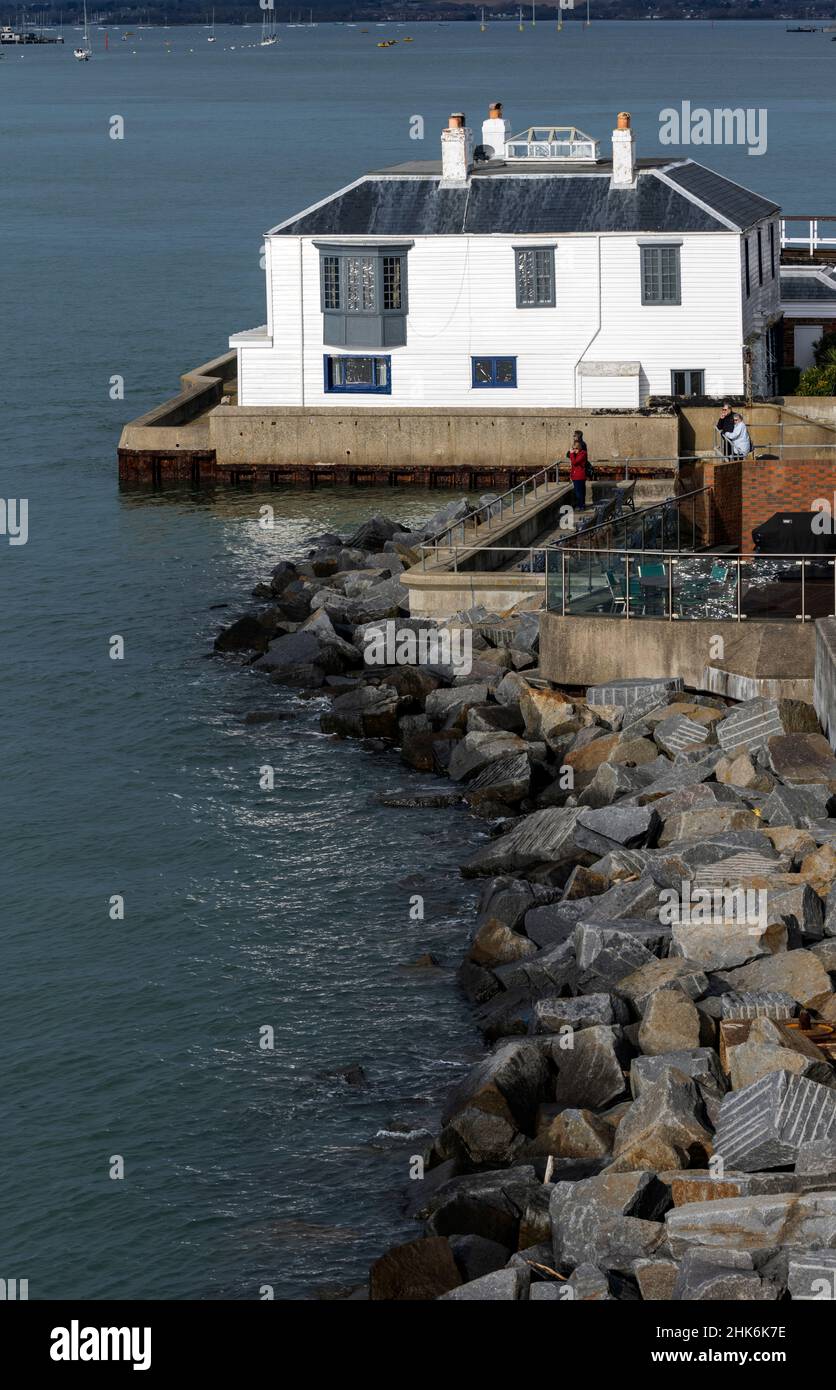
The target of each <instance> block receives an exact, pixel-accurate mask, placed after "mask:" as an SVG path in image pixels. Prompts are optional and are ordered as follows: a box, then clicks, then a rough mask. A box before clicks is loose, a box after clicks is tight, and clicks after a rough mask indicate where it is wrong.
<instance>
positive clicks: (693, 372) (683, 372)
mask: <svg viewBox="0 0 836 1390" xmlns="http://www.w3.org/2000/svg"><path fill="white" fill-rule="evenodd" d="M677 376H684V377H687V378H688V385H689V386H690V385H692V383H693V379H694V377H695V376H699V377H702V390H701V391H693V390H692V391H682V392H679V391H675V390H674V385H675V382H674V377H677ZM671 395H672V396H673V398H674V400H682V401H687V400H689V399H690V398H691V397H692V396H704V395H705V368H704V367H671Z"/></svg>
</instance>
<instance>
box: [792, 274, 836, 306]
mask: <svg viewBox="0 0 836 1390" xmlns="http://www.w3.org/2000/svg"><path fill="white" fill-rule="evenodd" d="M781 299H782V300H783V301H784V302H790V301H791V302H792V303H794V304H795V303H798V302H799V300H810V301H814V300H817V301H818V302H819V303H822V302H824V303H828V304H833V303H836V280H828V279H826V278H824V277H820V276H818V275H782V276H781Z"/></svg>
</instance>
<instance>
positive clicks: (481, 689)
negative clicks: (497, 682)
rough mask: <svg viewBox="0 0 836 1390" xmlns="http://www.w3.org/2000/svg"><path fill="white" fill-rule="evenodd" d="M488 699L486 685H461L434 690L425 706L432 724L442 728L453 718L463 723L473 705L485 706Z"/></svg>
mask: <svg viewBox="0 0 836 1390" xmlns="http://www.w3.org/2000/svg"><path fill="white" fill-rule="evenodd" d="M487 698H488V687H487V686H486V685H459V686H453V687H451V688H450V689H447V690H443V689H442V690H434V691H433V692H432V694H430V695H428V696H427V702H426V705H425V706H424V709H425V713H426V715H427V718H428V719H429V720H430V723H432V724H435V725H436V726H440V725H441V724H444V723H445V722H446V721H447V720H449V719H450V717H451V716H453V717H455V718H460V719H461V720H462V721H464V719H465V718H466V717H467V712H468V710H469V709H470V708H471V706H472V705H481V704H484V703H485V701H486V700H487Z"/></svg>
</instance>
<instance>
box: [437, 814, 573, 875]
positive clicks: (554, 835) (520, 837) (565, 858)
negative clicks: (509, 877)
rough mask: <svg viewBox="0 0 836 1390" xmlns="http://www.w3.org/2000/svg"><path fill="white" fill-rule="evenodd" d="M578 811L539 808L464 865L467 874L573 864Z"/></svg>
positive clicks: (514, 871) (463, 870) (519, 870)
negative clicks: (542, 809) (544, 865)
mask: <svg viewBox="0 0 836 1390" xmlns="http://www.w3.org/2000/svg"><path fill="white" fill-rule="evenodd" d="M578 814H579V812H578V811H577V809H576V808H574V807H549V808H547V809H546V810H544V811H535V812H534V814H533V815H531V816H526V818H525V820H523V821H522V822H521V823H520V824H518V825H516V826H515V827H514V829H513V830H511V831H510V832H509V833H508V834H507V835H502V836H501V837H500V838H499V839H496V840H492V841H491V842H490V844H488V845H486V846H485V847H484V848H483V849H480V850H478V851H477V853H476V854H475V855H474V856H473V857H472V858H471V859H469V860H468V861H467V863H466V864H464V865H463V866H462V873H463V875H464V876H465V878H475V877H477V876H478V875H480V874H502V873H509V872H512V873H519V872H523V871H525V870H526V869H534V868H536V867H537V866H538V865H541V864H548V865H551V866H556V865H559V864H561V863H566V862H569V863H573V862H574V861H575V858H576V856H577V850H576V848H575V845H574V828H575V821H576V820H577V818H578Z"/></svg>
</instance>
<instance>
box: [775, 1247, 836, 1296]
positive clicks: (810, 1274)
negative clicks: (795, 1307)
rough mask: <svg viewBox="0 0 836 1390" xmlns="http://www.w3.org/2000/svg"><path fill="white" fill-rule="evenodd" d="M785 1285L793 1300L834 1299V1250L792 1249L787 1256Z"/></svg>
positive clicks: (835, 1252)
mask: <svg viewBox="0 0 836 1390" xmlns="http://www.w3.org/2000/svg"><path fill="white" fill-rule="evenodd" d="M787 1287H788V1289H789V1293H790V1297H791V1298H792V1299H793V1301H795V1300H799V1301H801V1302H810V1303H812V1302H820V1301H822V1300H827V1301H828V1302H832V1301H833V1299H836V1250H811V1251H794V1252H793V1253H792V1254H791V1255H790V1257H789V1267H788V1271H787Z"/></svg>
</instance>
